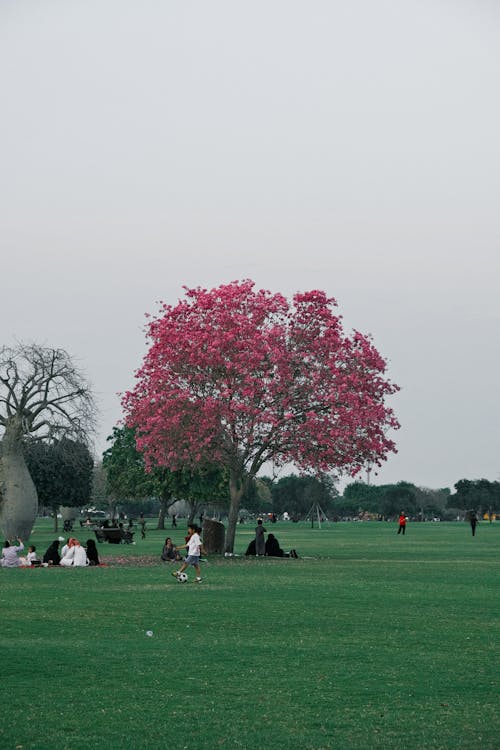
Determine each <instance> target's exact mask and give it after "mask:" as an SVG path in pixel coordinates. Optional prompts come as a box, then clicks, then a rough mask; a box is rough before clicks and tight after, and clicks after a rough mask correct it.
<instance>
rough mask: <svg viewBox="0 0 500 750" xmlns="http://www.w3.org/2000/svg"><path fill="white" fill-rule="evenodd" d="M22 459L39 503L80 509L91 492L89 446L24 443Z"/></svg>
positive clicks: (69, 442) (63, 442)
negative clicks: (32, 482) (24, 461)
mask: <svg viewBox="0 0 500 750" xmlns="http://www.w3.org/2000/svg"><path fill="white" fill-rule="evenodd" d="M25 457H26V463H27V465H28V469H29V472H30V474H31V477H32V479H33V481H34V483H35V487H36V491H37V494H38V500H39V502H40V503H42V504H43V505H46V506H48V507H50V508H52V511H53V513H54V514H55V517H56V518H57V511H58V509H59V506H60V505H67V506H77V507H79V506H82V505H84V504H86V503H88V502H89V500H90V497H91V493H92V480H93V471H94V461H93V458H92V455H91V453H90V451H89V449H88V447H87V446H86V445H85V444H84V443H78V442H75V441H73V440H69V438H63V439H62V440H53V441H51V442H44V441H38V440H27V441H26V444H25Z"/></svg>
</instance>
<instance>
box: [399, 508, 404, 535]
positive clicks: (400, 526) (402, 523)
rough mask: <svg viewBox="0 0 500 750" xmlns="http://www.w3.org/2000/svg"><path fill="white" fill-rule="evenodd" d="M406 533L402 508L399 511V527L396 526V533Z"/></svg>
mask: <svg viewBox="0 0 500 750" xmlns="http://www.w3.org/2000/svg"><path fill="white" fill-rule="evenodd" d="M405 533H406V515H405V512H404V510H402V511H401V513H400V514H399V528H398V534H402V535H403V536H404V535H405Z"/></svg>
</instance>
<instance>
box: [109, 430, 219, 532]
mask: <svg viewBox="0 0 500 750" xmlns="http://www.w3.org/2000/svg"><path fill="white" fill-rule="evenodd" d="M108 441H109V442H110V443H111V446H110V448H108V450H107V451H105V453H104V454H103V467H104V470H105V472H106V482H107V491H108V494H110V495H111V496H112V497H113V498H114V499H115V501H118V500H122V501H123V500H126V499H134V500H144V499H146V498H151V497H154V498H156V499H157V500H158V501H159V503H160V507H161V511H160V519H159V527H160V528H163V527H164V515H165V512H166V511H167V510H168V508H169V507H170V505H173V504H174V503H175V502H176V501H177V500H185V501H186V502H187V504H188V505H189V508H190V516H191V517H192V518H194V516H195V514H196V513H197V511H198V509H199V508H200V507H205V506H207V505H209V504H210V503H211V502H214V501H218V502H219V503H220V502H221V501H223V502H224V504H227V479H226V477H225V475H224V473H223V471H222V470H221V468H220V467H219V466H217V465H214V464H204V465H198V466H193V465H192V464H189V465H186V466H182V467H180V468H178V469H176V470H175V471H171V470H170V469H168V468H167V467H166V466H158V465H155V464H153V463H151V464H150V465H149V466H148V467H146V462H145V458H144V455H143V453H141V451H139V450H138V449H137V443H136V434H135V429H133V428H131V427H127V426H122V427H115V428H114V429H113V433H112V435H110V436H109V437H108Z"/></svg>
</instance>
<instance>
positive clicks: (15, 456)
mask: <svg viewBox="0 0 500 750" xmlns="http://www.w3.org/2000/svg"><path fill="white" fill-rule="evenodd" d="M94 420H95V404H94V399H93V396H92V390H91V387H90V385H89V383H88V382H87V380H86V378H85V377H84V376H83V374H82V373H81V372H80V371H79V370H78V368H77V367H76V366H75V364H74V363H73V361H72V360H71V358H70V356H69V354H67V352H65V351H64V350H63V349H50V348H46V347H42V346H39V345H37V344H31V345H25V344H19V345H18V346H17V347H15V348H10V347H6V346H4V347H2V348H1V349H0V429H1V430H2V431H3V434H2V439H1V443H0V449H1V464H0V469H1V474H0V489H1V499H0V527H1V529H2V531H3V533H4V535H5V537H6V538H7V539H9V538H12V537H18V536H19V537H21V538H22V539H26V538H28V536H29V535H30V533H31V529H32V528H33V523H34V520H35V518H36V514H37V511H38V498H37V492H36V488H35V485H34V483H33V480H32V478H31V475H30V473H29V470H28V467H27V464H26V460H25V456H24V441H25V439H26V438H27V437H28V436H30V437H31V438H32V439H34V438H37V439H42V440H43V439H46V440H53V439H62V438H69V439H73V440H77V441H86V440H88V437H89V435H90V434H91V433H92V431H93V429H94V424H95V421H94Z"/></svg>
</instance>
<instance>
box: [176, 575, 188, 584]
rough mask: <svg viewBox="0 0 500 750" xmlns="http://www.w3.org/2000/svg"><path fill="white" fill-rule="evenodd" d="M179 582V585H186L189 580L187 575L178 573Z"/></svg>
mask: <svg viewBox="0 0 500 750" xmlns="http://www.w3.org/2000/svg"><path fill="white" fill-rule="evenodd" d="M177 580H178V581H179V583H186V582H187V580H188V577H187V573H177Z"/></svg>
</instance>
